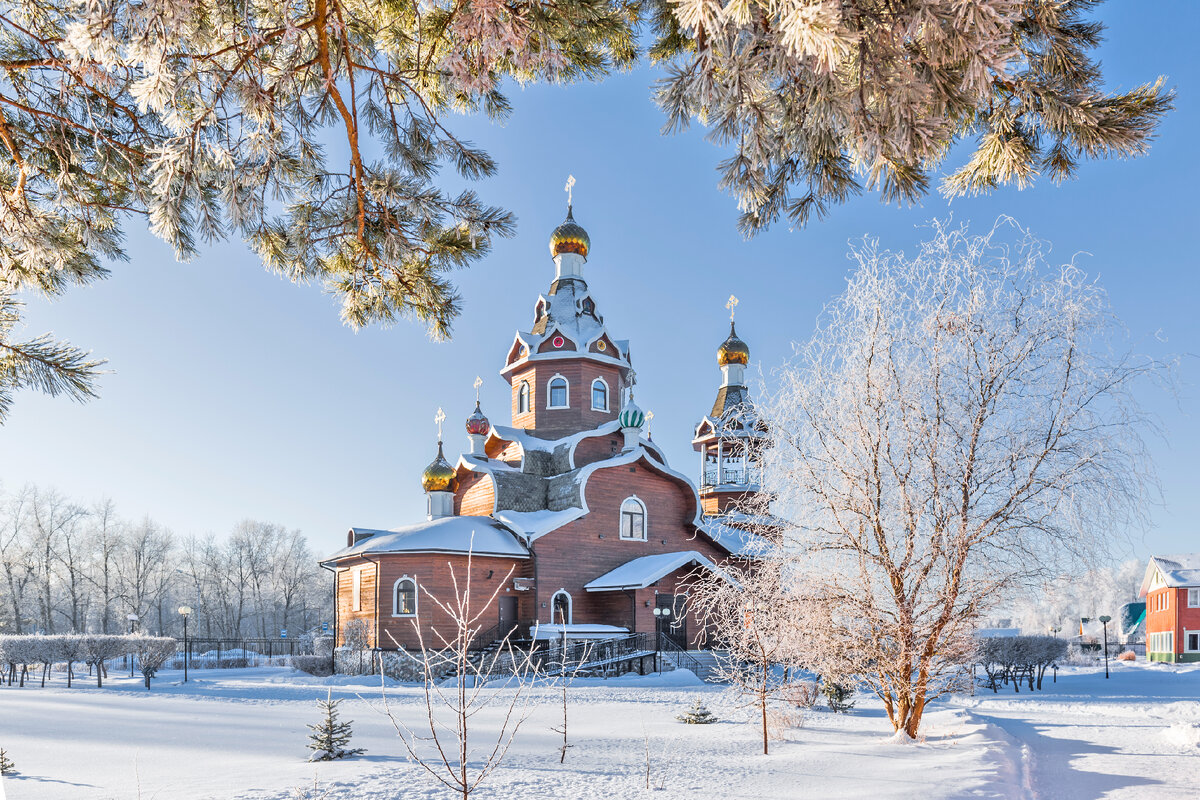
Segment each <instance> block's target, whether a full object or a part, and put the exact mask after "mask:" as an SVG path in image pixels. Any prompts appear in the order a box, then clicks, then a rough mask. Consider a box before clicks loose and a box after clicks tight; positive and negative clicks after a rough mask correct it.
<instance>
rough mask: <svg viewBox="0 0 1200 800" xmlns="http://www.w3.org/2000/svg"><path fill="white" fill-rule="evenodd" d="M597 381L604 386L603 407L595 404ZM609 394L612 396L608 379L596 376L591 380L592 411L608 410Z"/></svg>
mask: <svg viewBox="0 0 1200 800" xmlns="http://www.w3.org/2000/svg"><path fill="white" fill-rule="evenodd" d="M597 383H598V384H600V385H601V386H603V387H604V405H603V407H601V406H598V405H596V384H597ZM611 396H612V392H611V391H609V388H608V381H606V380H604V378H596V380H594V381H592V411H608V406H609V399H608V398H609V397H611Z"/></svg>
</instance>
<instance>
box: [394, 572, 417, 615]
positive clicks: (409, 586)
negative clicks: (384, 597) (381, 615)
mask: <svg viewBox="0 0 1200 800" xmlns="http://www.w3.org/2000/svg"><path fill="white" fill-rule="evenodd" d="M416 615H417V581H416V579H414V578H410V577H408V576H407V575H405V576H404V577H402V578H400V579H399V580H398V581H396V585H395V586H394V587H392V616H393V617H415V616H416Z"/></svg>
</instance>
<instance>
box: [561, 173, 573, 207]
mask: <svg viewBox="0 0 1200 800" xmlns="http://www.w3.org/2000/svg"><path fill="white" fill-rule="evenodd" d="M574 188H575V176H574V175H568V176H567V185H566V186H564V187H563V191H565V192H566V193H567V208H568V209H570V208H571V190H572V189H574Z"/></svg>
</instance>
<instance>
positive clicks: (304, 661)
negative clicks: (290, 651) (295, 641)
mask: <svg viewBox="0 0 1200 800" xmlns="http://www.w3.org/2000/svg"><path fill="white" fill-rule="evenodd" d="M289 661H290V663H291V665H292V669H298V670H300V671H301V672H306V673H308V674H309V675H315V676H317V677H318V678H325V677H328V676H329V675H332V674H333V657H332V656H292V657H291V659H289Z"/></svg>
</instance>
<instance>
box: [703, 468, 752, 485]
mask: <svg viewBox="0 0 1200 800" xmlns="http://www.w3.org/2000/svg"><path fill="white" fill-rule="evenodd" d="M718 472H719V475H718ZM760 472H761V470H758V469H753V468H747V469H742V468H740V467H733V468H725V469H722V470H716V469H706V470H704V480H703V485H704V486H753V485H757V484H758V483H759V480H760V479H759V475H760ZM718 478H719V479H718Z"/></svg>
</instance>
